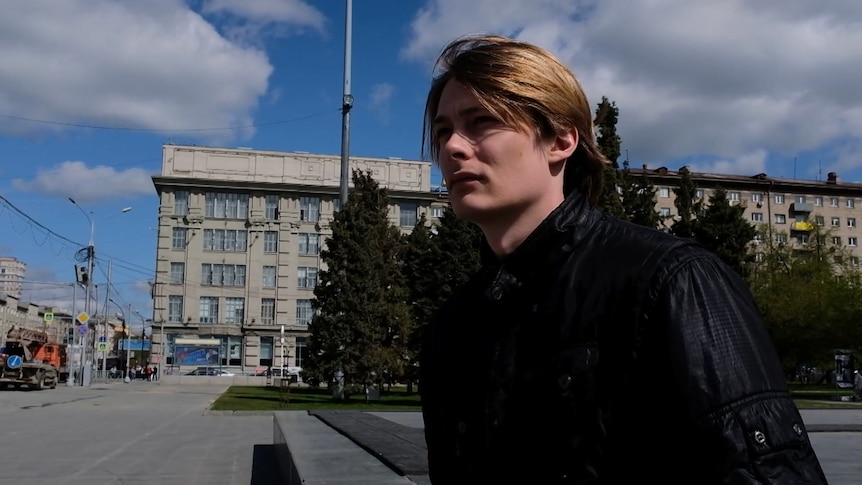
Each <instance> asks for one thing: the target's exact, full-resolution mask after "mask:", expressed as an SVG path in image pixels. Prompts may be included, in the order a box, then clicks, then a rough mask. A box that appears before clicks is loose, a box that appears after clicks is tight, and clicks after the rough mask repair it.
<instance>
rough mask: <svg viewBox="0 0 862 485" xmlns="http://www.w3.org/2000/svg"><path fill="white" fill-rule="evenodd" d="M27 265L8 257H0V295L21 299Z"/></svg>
mask: <svg viewBox="0 0 862 485" xmlns="http://www.w3.org/2000/svg"><path fill="white" fill-rule="evenodd" d="M26 273H27V265H26V264H25V263H24V262H22V261H19V260H17V259H15V258H12V257H9V256H0V293H5V294H7V295H11V296H13V297H15V298H21V290H22V289H23V288H24V275H25V274H26Z"/></svg>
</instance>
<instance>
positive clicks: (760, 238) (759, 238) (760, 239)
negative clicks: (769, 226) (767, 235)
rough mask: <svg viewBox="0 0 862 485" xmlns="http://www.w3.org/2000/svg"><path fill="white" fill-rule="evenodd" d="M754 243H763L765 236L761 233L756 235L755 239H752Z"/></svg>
mask: <svg viewBox="0 0 862 485" xmlns="http://www.w3.org/2000/svg"><path fill="white" fill-rule="evenodd" d="M752 241H754V242H755V243H760V242H761V241H763V234H761V233H759V232H756V233H754V238H753V239H752Z"/></svg>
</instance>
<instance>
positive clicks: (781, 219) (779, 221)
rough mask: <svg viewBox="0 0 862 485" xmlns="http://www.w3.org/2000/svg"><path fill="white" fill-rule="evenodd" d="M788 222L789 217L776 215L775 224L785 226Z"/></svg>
mask: <svg viewBox="0 0 862 485" xmlns="http://www.w3.org/2000/svg"><path fill="white" fill-rule="evenodd" d="M786 222H787V216H786V215H784V214H775V223H776V224H784V223H786Z"/></svg>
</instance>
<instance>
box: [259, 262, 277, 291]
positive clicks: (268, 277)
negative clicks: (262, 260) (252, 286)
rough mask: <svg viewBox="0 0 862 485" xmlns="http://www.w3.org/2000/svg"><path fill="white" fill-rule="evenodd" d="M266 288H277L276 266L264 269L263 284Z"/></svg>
mask: <svg viewBox="0 0 862 485" xmlns="http://www.w3.org/2000/svg"><path fill="white" fill-rule="evenodd" d="M262 285H263V287H264V288H275V266H264V267H263V282H262Z"/></svg>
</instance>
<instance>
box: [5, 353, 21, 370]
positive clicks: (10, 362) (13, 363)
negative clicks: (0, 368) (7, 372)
mask: <svg viewBox="0 0 862 485" xmlns="http://www.w3.org/2000/svg"><path fill="white" fill-rule="evenodd" d="M23 362H24V361H23V360H22V359H21V356H19V355H10V356H9V357H6V367H8V368H10V369H17V368H19V367H21V364H22V363H23Z"/></svg>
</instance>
